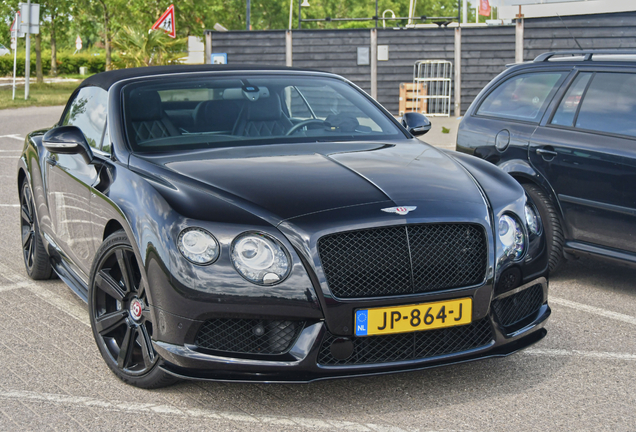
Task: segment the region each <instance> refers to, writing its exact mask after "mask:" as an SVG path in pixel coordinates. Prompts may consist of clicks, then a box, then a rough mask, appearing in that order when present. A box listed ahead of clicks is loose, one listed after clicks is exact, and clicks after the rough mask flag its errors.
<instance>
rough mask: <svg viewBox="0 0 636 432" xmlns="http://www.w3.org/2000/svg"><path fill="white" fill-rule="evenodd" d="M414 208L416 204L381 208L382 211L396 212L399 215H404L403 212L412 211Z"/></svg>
mask: <svg viewBox="0 0 636 432" xmlns="http://www.w3.org/2000/svg"><path fill="white" fill-rule="evenodd" d="M416 208H417V206H405V207H388V208H383V209H382V211H383V212H387V213H396V214H399V215H401V216H404V215H405V214H407V213H408V212H412V211H413V210H415V209H416Z"/></svg>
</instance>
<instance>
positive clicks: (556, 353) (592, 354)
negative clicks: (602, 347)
mask: <svg viewBox="0 0 636 432" xmlns="http://www.w3.org/2000/svg"><path fill="white" fill-rule="evenodd" d="M521 352H522V353H523V354H530V355H539V356H549V357H585V358H594V359H601V360H632V361H634V360H636V354H627V353H616V352H602V351H581V350H563V349H547V348H546V349H543V348H528V349H526V350H524V351H521Z"/></svg>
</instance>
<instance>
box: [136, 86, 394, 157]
mask: <svg viewBox="0 0 636 432" xmlns="http://www.w3.org/2000/svg"><path fill="white" fill-rule="evenodd" d="M124 117H125V125H126V132H127V136H128V140H129V143H130V144H131V147H132V148H133V150H134V151H136V152H155V151H180V150H187V149H199V148H206V147H211V148H214V147H231V146H239V145H261V144H263V145H264V144H279V143H287V142H289V143H291V142H294V143H298V142H311V141H314V142H315V141H346V140H379V139H396V138H405V135H404V134H403V133H402V131H401V130H400V129H399V128H398V127H397V126H396V125H395V123H393V122H392V121H391V119H390V118H389V117H387V116H386V114H384V113H383V112H382V111H381V110H379V109H378V108H377V107H376V106H375V105H373V104H372V103H371V102H370V101H369V100H368V99H367V98H366V97H365V96H364V95H363V94H362V93H361V92H359V91H358V90H356V89H355V88H353V87H352V86H351V85H349V84H347V83H346V82H343V81H340V80H338V79H335V78H328V77H316V76H307V75H306V76H298V75H280V74H278V75H248V74H246V75H244V76H240V75H238V76H232V77H231V78H228V77H227V76H225V77H205V78H192V77H183V78H174V77H170V78H163V79H155V80H152V81H144V82H142V83H134V84H129V85H127V86H126V87H124Z"/></svg>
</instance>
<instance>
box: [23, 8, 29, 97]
mask: <svg viewBox="0 0 636 432" xmlns="http://www.w3.org/2000/svg"><path fill="white" fill-rule="evenodd" d="M26 22H27V31H26V59H25V62H24V100H27V99H28V98H29V80H30V75H31V0H29V1H28V2H27V12H26Z"/></svg>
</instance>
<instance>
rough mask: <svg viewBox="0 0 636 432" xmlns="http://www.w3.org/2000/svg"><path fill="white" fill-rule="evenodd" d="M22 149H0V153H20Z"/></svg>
mask: <svg viewBox="0 0 636 432" xmlns="http://www.w3.org/2000/svg"><path fill="white" fill-rule="evenodd" d="M21 152H22V150H0V153H21Z"/></svg>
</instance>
